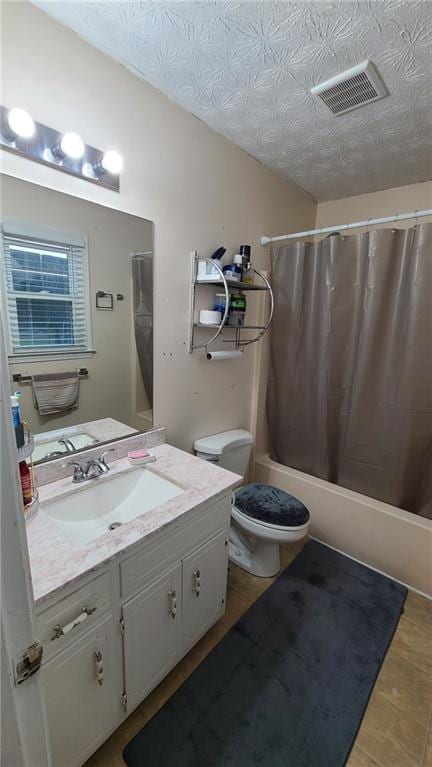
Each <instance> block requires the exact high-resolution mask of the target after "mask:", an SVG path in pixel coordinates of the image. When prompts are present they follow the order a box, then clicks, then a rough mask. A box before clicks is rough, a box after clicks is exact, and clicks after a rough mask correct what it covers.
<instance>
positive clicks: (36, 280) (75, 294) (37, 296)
mask: <svg viewBox="0 0 432 767" xmlns="http://www.w3.org/2000/svg"><path fill="white" fill-rule="evenodd" d="M23 231H24V233H23ZM33 231H35V230H33ZM37 234H38V236H34V235H33V234H32V232H31V231H30V228H29V229H28V230H27V233H25V227H23V226H20V227H19V233H12V231H7V230H4V231H3V235H2V273H3V288H4V300H5V303H6V314H7V319H8V327H9V344H10V354H11V355H12V356H14V357H18V356H37V355H40V356H42V355H47V354H48V355H52V354H67V353H77V352H86V351H89V350H90V347H91V344H90V327H89V325H90V323H89V301H88V263H87V247H86V241H85V239H84V238H83V237H82V236H81V237H70V238H69V240H73V242H71V241H69V242H68V241H66V238H64V239H65V241H64V242H61V241H60V240H61V239H62V238H61V237H59V236H58V235H57V236H54V235H53V238H52V239H48V236H45V237H41V236H40V234H41V232H40V230H39V231H37Z"/></svg>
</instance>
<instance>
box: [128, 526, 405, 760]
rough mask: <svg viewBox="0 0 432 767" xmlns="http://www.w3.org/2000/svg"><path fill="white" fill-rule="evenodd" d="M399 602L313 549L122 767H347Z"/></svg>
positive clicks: (399, 594)
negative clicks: (345, 766) (125, 765)
mask: <svg viewBox="0 0 432 767" xmlns="http://www.w3.org/2000/svg"><path fill="white" fill-rule="evenodd" d="M406 593H407V590H406V589H405V588H403V587H402V586H400V585H399V584H397V583H395V582H394V581H391V580H390V579H389V578H386V577H384V576H383V575H379V574H378V573H376V572H374V571H373V570H369V569H368V568H367V567H364V566H363V565H359V564H357V563H356V562H353V561H352V560H351V559H348V558H347V557H344V556H342V555H341V554H338V553H336V552H335V551H333V550H332V549H329V548H327V547H326V546H322V545H321V544H319V543H317V542H316V541H310V542H309V543H308V544H307V545H306V546H305V548H304V549H303V550H302V552H301V553H300V554H299V556H298V557H297V558H296V559H295V560H294V562H293V563H292V564H291V565H290V566H289V567H288V569H287V570H285V572H284V573H283V575H281V576H280V578H278V580H277V581H275V583H273V585H272V586H271V587H270V588H269V589H268V591H266V592H265V593H264V594H263V595H262V596H261V597H260V599H258V601H257V602H255V604H254V605H252V607H251V608H250V609H249V610H248V612H247V613H246V614H245V615H244V616H243V618H241V620H240V621H239V622H238V623H237V624H236V625H235V626H234V627H233V628H232V629H231V630H230V631H229V632H228V634H227V635H226V636H225V637H224V639H223V640H222V641H221V642H220V644H219V645H217V647H215V649H214V650H213V651H212V652H211V653H210V655H208V656H207V658H206V659H205V660H204V661H203V662H202V663H201V665H200V666H199V667H198V668H197V669H196V670H195V671H194V673H193V674H192V675H191V676H190V677H189V679H187V681H186V682H185V683H184V684H183V685H182V687H180V688H179V689H178V690H177V692H176V693H175V695H174V696H173V697H172V698H171V699H170V700H169V701H168V702H167V703H166V705H165V706H164V707H163V708H162V709H161V710H160V711H159V713H158V714H156V716H154V718H153V719H152V720H151V721H150V722H149V723H148V724H147V726H146V727H144V728H143V729H142V730H141V732H140V733H139V734H138V735H137V736H136V737H135V738H134V739H133V740H132V741H131V742H130V743H129V744H128V745H127V746H126V748H125V750H124V754H123V756H124V759H125V760H126V763H127V765H128V767H258V766H259V767H343V765H345V763H346V761H347V759H348V756H349V752H350V750H351V747H352V744H353V742H354V739H355V737H356V734H357V731H358V729H359V726H360V723H361V720H362V716H363V713H364V711H365V708H366V706H367V703H368V700H369V696H370V694H371V692H372V688H373V685H374V683H375V680H376V677H377V675H378V672H379V669H380V666H381V664H382V662H383V660H384V656H385V654H386V651H387V648H388V645H389V643H390V640H391V638H392V636H393V633H394V631H395V629H396V626H397V623H398V620H399V616H400V613H401V611H402V608H403V604H404V601H405V597H406Z"/></svg>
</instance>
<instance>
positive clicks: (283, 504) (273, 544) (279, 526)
mask: <svg viewBox="0 0 432 767" xmlns="http://www.w3.org/2000/svg"><path fill="white" fill-rule="evenodd" d="M252 443H253V437H252V434H250V433H249V432H248V431H244V430H243V429H231V430H229V431H224V432H221V433H220V434H212V435H210V436H208V437H202V438H201V439H197V440H196V441H195V443H194V449H195V455H196V456H197V457H198V458H202V459H203V460H205V461H212V462H213V463H215V464H216V465H217V466H221V467H222V468H223V469H228V471H233V472H234V473H236V474H241V476H242V477H244V476H245V474H246V471H247V468H248V464H249V458H250V454H251V449H252ZM308 529H309V511H308V509H307V508H306V506H304V504H303V503H301V501H299V500H298V499H297V498H294V496H292V495H290V494H289V493H285V492H284V491H283V490H279V488H277V487H273V485H264V484H261V483H256V482H254V483H251V484H249V485H244V486H242V487H240V488H239V489H238V490H236V491H235V492H234V494H233V503H232V509H231V528H230V541H229V558H230V560H231V561H232V562H235V564H236V565H238V566H239V567H242V568H243V570H247V571H248V572H249V573H252V575H258V576H260V577H262V578H268V577H271V576H273V575H276V574H277V573H278V572H279V570H280V555H279V545H280V544H281V543H293V542H294V541H298V540H300V539H301V538H303V536H305V535H307V532H308Z"/></svg>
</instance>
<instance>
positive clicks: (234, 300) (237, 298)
mask: <svg viewBox="0 0 432 767" xmlns="http://www.w3.org/2000/svg"><path fill="white" fill-rule="evenodd" d="M245 314H246V296H245V295H244V293H241V292H239V293H232V294H231V300H230V310H229V322H228V324H229V325H231V326H233V327H238V328H239V327H243V325H244V324H245Z"/></svg>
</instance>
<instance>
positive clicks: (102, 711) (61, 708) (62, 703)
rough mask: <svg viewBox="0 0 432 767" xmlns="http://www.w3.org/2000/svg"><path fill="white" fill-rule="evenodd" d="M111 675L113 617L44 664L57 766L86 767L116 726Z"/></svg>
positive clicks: (52, 743) (50, 732)
mask: <svg viewBox="0 0 432 767" xmlns="http://www.w3.org/2000/svg"><path fill="white" fill-rule="evenodd" d="M95 653H98V656H97V657H96V655H95ZM113 671H114V668H113V624H112V618H111V616H109V617H108V618H106V619H105V620H104V621H103V622H102V623H101V624H99V626H96V627H95V628H94V629H93V630H92V631H90V632H89V633H87V634H85V635H84V636H82V637H81V638H80V639H78V640H77V641H76V642H74V643H73V644H71V645H69V647H68V648H67V649H65V650H63V651H62V652H60V653H59V654H58V655H56V656H55V657H54V658H53V659H52V660H50V661H49V662H48V663H46V664H45V665H43V666H42V670H41V679H42V685H43V687H44V690H45V701H46V707H47V716H48V729H49V737H50V741H51V749H52V762H53V765H55V767H78V765H82V764H83V763H84V762H85V760H86V759H87V757H88V756H90V754H91V753H93V751H94V750H95V749H96V748H97V747H98V746H99V744H100V743H101V742H102V741H103V740H104V739H105V738H106V736H107V735H108V734H109V732H110V730H111V729H112V727H113V726H114V724H115V722H114V711H115V694H116V692H117V696H118V698H120V695H121V690H117V691H115V689H114V684H113V680H114V674H113Z"/></svg>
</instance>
